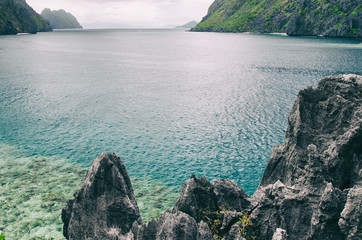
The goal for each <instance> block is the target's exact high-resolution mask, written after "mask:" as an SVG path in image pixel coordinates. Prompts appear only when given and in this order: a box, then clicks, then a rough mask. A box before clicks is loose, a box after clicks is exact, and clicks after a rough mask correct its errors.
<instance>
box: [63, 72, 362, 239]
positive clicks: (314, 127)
mask: <svg viewBox="0 0 362 240" xmlns="http://www.w3.org/2000/svg"><path fill="white" fill-rule="evenodd" d="M361 103H362V76H359V75H340V76H338V77H326V78H323V79H321V80H320V82H319V84H318V86H317V88H315V89H313V88H311V87H308V88H306V89H304V90H302V91H300V93H299V94H298V98H297V100H296V101H295V103H294V105H293V108H292V111H291V114H290V115H289V118H288V121H289V124H288V130H287V133H286V141H285V142H284V143H283V144H282V145H280V146H279V145H277V146H275V147H274V149H273V150H272V152H271V155H270V159H269V162H268V164H267V167H266V170H265V173H264V175H263V177H262V180H261V183H260V185H259V187H258V189H257V191H256V192H255V193H254V194H253V195H252V196H247V195H246V194H245V193H244V191H243V190H242V189H241V188H240V187H239V186H238V185H237V184H236V183H235V182H234V181H231V180H225V179H221V180H214V181H213V183H210V182H209V181H208V180H207V179H206V178H205V177H201V178H196V177H195V176H194V175H192V176H191V178H190V179H189V180H188V181H187V182H186V183H184V184H183V187H182V192H181V196H180V198H179V199H178V200H177V202H176V203H175V206H174V208H173V209H169V210H167V211H165V212H163V213H162V214H161V216H160V217H159V218H158V219H154V220H151V221H149V222H148V223H143V222H142V219H141V217H140V214H139V210H138V206H137V202H136V200H135V197H134V193H133V188H132V185H131V181H130V178H129V176H128V173H127V171H126V168H125V166H124V164H123V162H122V160H121V159H120V157H118V156H117V155H116V154H114V153H112V154H101V155H99V157H98V158H97V159H96V160H94V162H93V164H92V166H91V168H90V170H89V171H88V173H87V176H86V178H85V181H84V184H83V186H82V188H81V189H80V190H79V191H78V192H77V193H75V195H74V196H75V198H74V199H72V200H70V201H69V202H68V204H67V206H66V207H65V208H64V209H63V211H62V220H63V222H64V229H63V230H64V236H65V237H66V238H67V239H225V240H228V239H273V240H277V239H323V240H324V239H333V240H335V239H336V240H338V239H352V240H354V239H356V240H357V239H362V208H361V206H362V180H361V179H362V170H361V165H362V164H361V163H362V161H361V160H362V129H361V125H362V106H361Z"/></svg>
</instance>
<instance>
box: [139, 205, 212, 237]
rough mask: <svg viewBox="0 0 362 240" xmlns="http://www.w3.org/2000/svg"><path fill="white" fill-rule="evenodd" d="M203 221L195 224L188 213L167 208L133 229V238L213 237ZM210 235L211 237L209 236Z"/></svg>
mask: <svg viewBox="0 0 362 240" xmlns="http://www.w3.org/2000/svg"><path fill="white" fill-rule="evenodd" d="M205 225H206V224H205V223H204V222H201V223H200V224H197V223H196V221H195V219H193V218H192V217H190V216H189V215H187V214H185V213H183V212H180V211H177V210H172V211H171V210H167V211H165V212H163V213H162V214H161V216H160V217H159V218H158V219H156V220H151V221H150V222H148V223H146V224H143V225H141V226H139V227H138V228H134V229H133V233H134V236H135V239H140V240H141V239H142V240H158V239H175V240H177V239H179V240H181V239H190V240H192V239H194V240H203V239H205V240H206V239H213V238H212V234H211V232H210V230H209V228H208V227H207V225H206V227H205ZM210 237H211V238H210Z"/></svg>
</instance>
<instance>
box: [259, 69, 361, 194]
mask: <svg viewBox="0 0 362 240" xmlns="http://www.w3.org/2000/svg"><path fill="white" fill-rule="evenodd" d="M361 102H362V77H361V76H357V75H341V76H339V77H336V78H334V77H327V78H324V79H322V80H321V81H320V82H319V84H318V87H317V88H316V89H312V88H307V89H305V90H302V91H300V92H299V94H298V98H297V100H296V102H295V104H294V106H293V108H292V112H291V114H290V116H289V118H288V121H289V126H288V130H287V134H286V137H287V139H286V141H285V143H284V144H283V145H281V146H276V147H275V148H274V149H273V151H272V153H271V155H270V159H269V162H268V165H267V167H266V170H265V172H264V175H263V178H262V180H261V183H260V187H262V186H266V185H268V184H273V183H275V182H276V181H277V180H280V181H281V182H283V183H284V184H287V185H290V186H292V185H294V184H299V185H301V186H303V187H306V186H308V187H309V186H313V187H314V188H315V189H324V188H323V186H324V185H325V184H326V182H331V183H332V184H333V186H334V187H337V188H339V189H341V190H343V189H345V188H351V187H353V186H354V185H355V184H356V183H357V181H361V180H360V179H361V178H360V177H359V176H358V172H359V170H358V169H361V168H360V161H361V155H362V146H361V145H362V128H361V119H362V107H361ZM313 145H314V146H313ZM311 170H312V171H311Z"/></svg>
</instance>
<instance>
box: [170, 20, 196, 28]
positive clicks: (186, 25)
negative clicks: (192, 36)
mask: <svg viewBox="0 0 362 240" xmlns="http://www.w3.org/2000/svg"><path fill="white" fill-rule="evenodd" d="M197 24H199V23H198V22H196V21H191V22H188V23H186V24H184V25H181V26H177V27H175V28H194V27H196V25H197Z"/></svg>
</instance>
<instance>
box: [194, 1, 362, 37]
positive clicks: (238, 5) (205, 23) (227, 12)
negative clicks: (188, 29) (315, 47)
mask: <svg viewBox="0 0 362 240" xmlns="http://www.w3.org/2000/svg"><path fill="white" fill-rule="evenodd" d="M361 27H362V3H361V1H355V0H344V1H339V0H328V1H327V0H295V1H286V0H273V1H271V0H215V1H214V2H213V3H212V5H211V6H210V8H209V10H208V13H207V15H206V16H205V17H204V18H203V19H202V21H201V22H200V24H198V25H197V26H196V27H195V28H193V29H192V31H200V32H258V33H274V32H278V33H286V34H288V35H292V36H324V37H343V38H361V37H362V30H361Z"/></svg>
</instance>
